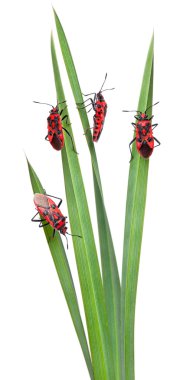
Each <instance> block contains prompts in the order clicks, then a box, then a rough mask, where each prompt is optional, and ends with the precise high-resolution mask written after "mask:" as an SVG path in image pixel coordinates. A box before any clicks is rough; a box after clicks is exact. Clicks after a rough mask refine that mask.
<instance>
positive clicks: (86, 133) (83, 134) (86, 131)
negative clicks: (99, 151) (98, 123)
mask: <svg viewBox="0 0 183 380" xmlns="http://www.w3.org/2000/svg"><path fill="white" fill-rule="evenodd" d="M93 128H94V127H91V128H87V129H86V132H85V133H83V135H86V134H87V132H88V131H89V130H90V129H93Z"/></svg>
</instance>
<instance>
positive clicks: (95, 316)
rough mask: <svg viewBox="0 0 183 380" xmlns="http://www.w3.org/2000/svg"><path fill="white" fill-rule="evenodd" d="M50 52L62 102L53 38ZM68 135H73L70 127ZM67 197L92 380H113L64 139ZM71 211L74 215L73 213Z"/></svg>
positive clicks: (83, 211) (78, 178)
mask: <svg viewBox="0 0 183 380" xmlns="http://www.w3.org/2000/svg"><path fill="white" fill-rule="evenodd" d="M51 52H52V62H53V70H54V77H55V82H56V89H57V97H58V99H59V100H60V101H61V100H63V99H65V95H64V92H63V87H62V84H61V78H60V73H59V68H58V62H57V57H56V53H55V47H54V42H53V38H52V40H51ZM69 132H70V133H71V134H72V128H71V126H70V129H69ZM62 161H63V169H64V177H65V187H66V196H67V203H68V210H69V218H70V225H71V230H72V232H73V233H75V228H76V226H77V229H78V231H79V232H78V231H77V233H79V234H81V235H82V237H83V238H82V239H79V240H76V239H74V240H73V243H74V248H75V256H76V262H77V268H78V274H79V279H80V286H81V291H82V297H83V304H84V309H85V316H86V322H87V328H88V335H89V341H90V348H91V355H92V363H93V368H94V376H95V380H99V379H100V380H110V379H111V378H113V362H110V360H109V350H110V344H109V341H108V327H107V321H106V309H105V302H104V292H103V286H102V279H101V274H100V268H99V263H98V257H97V252H96V247H95V241H94V236H93V230H92V225H91V220H90V214H89V209H88V204H87V199H86V194H85V189H84V184H83V179H82V175H81V170H80V166H79V161H78V157H77V155H76V154H75V153H74V152H73V151H72V150H71V147H70V144H69V142H68V140H67V139H65V148H64V149H63V150H62ZM73 210H74V212H73Z"/></svg>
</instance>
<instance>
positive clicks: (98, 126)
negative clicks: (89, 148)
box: [77, 74, 114, 142]
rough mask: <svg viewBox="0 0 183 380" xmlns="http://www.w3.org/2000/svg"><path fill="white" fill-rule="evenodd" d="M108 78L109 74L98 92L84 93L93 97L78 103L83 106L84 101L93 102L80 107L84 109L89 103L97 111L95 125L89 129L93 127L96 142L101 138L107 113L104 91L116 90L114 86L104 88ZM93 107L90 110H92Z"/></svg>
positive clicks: (94, 119)
mask: <svg viewBox="0 0 183 380" xmlns="http://www.w3.org/2000/svg"><path fill="white" fill-rule="evenodd" d="M106 78H107V74H106V75H105V79H104V82H103V84H102V87H101V89H100V91H99V92H98V93H95V92H92V93H90V94H86V95H84V94H83V95H84V96H89V95H94V98H93V99H92V98H88V99H87V100H85V101H84V102H82V103H77V105H79V106H82V105H83V104H84V103H86V102H87V101H88V100H90V102H91V103H89V104H87V105H86V106H84V107H79V109H83V108H86V107H88V106H89V105H91V106H92V108H91V109H93V110H94V111H95V114H94V116H93V122H94V126H93V127H92V128H89V129H93V141H94V142H97V141H98V140H99V137H100V135H101V133H102V130H103V126H104V122H105V117H106V113H107V103H106V101H105V99H104V97H103V95H102V92H104V91H109V90H114V88H108V89H106V90H102V89H103V86H104V83H105V81H106ZM91 109H90V110H89V111H88V112H90V111H91ZM86 132H87V131H86Z"/></svg>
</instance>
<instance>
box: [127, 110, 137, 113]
mask: <svg viewBox="0 0 183 380" xmlns="http://www.w3.org/2000/svg"><path fill="white" fill-rule="evenodd" d="M122 112H137V113H138V112H139V113H142V112H141V111H136V110H132V111H127V110H122Z"/></svg>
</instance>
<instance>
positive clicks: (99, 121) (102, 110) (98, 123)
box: [93, 100, 107, 142]
mask: <svg viewBox="0 0 183 380" xmlns="http://www.w3.org/2000/svg"><path fill="white" fill-rule="evenodd" d="M106 113H107V103H106V102H105V101H99V100H97V101H96V103H95V115H94V117H93V121H94V128H93V141H94V142H97V141H98V140H99V137H100V135H101V133H102V129H103V126H104V121H105V117H106Z"/></svg>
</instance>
